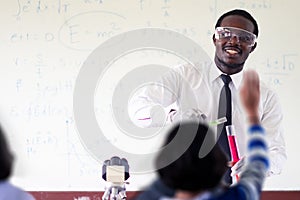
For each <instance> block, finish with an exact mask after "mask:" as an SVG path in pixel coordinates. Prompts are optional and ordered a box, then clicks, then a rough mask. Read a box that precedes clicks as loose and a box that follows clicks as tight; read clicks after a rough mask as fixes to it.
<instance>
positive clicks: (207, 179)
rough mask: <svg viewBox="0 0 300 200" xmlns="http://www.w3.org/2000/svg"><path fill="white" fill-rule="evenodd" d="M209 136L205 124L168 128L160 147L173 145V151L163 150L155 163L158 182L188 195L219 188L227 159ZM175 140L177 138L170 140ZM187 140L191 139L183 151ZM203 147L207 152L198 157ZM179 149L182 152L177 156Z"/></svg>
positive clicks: (209, 133) (190, 123) (210, 135)
mask: <svg viewBox="0 0 300 200" xmlns="http://www.w3.org/2000/svg"><path fill="white" fill-rule="evenodd" d="M213 133H214V132H213V131H212V130H211V129H210V128H209V127H208V126H207V125H206V124H203V123H199V122H188V121H186V122H181V123H180V124H176V125H175V126H174V127H172V128H171V129H170V131H169V132H168V135H167V138H166V141H165V143H164V144H165V146H164V147H166V145H169V144H171V143H173V144H172V145H174V148H172V149H171V150H166V149H167V148H165V149H163V150H162V151H161V152H160V153H159V155H158V157H157V159H156V167H157V169H158V170H157V172H158V174H159V177H160V179H161V180H162V182H163V183H164V184H166V185H167V186H169V187H170V188H173V189H174V190H185V191H190V192H198V191H202V190H207V189H212V188H215V187H216V186H217V185H218V184H220V181H221V179H222V177H223V175H224V173H225V171H226V170H227V169H228V167H227V161H228V159H227V157H226V156H225V154H224V152H223V151H222V150H221V148H220V146H219V145H218V144H216V142H215V138H214V134H213ZM207 136H208V137H207ZM175 137H178V138H177V139H174V138H175ZM188 137H192V138H191V140H192V141H191V143H190V145H189V146H187V147H184V146H185V145H186V144H184V143H185V142H186V141H187V140H189V139H187V138H188ZM203 145H206V147H207V146H210V147H211V148H210V149H208V152H207V154H206V155H202V156H200V149H201V151H202V148H201V147H202V146H203ZM182 148H186V150H185V151H184V153H183V154H182V155H181V156H178V154H180V151H181V150H180V149H182ZM174 156H178V157H179V158H178V159H174V160H175V161H173V162H171V161H170V163H168V162H169V159H170V157H174ZM174 158H175V157H174ZM162 165H165V166H162ZM159 167H161V168H159Z"/></svg>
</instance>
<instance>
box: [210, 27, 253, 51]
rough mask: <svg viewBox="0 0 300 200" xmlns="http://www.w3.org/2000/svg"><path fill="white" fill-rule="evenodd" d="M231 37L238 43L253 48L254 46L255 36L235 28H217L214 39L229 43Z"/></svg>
mask: <svg viewBox="0 0 300 200" xmlns="http://www.w3.org/2000/svg"><path fill="white" fill-rule="evenodd" d="M233 37H235V38H236V39H237V41H238V42H240V43H243V44H246V45H249V46H253V45H254V44H255V40H256V35H255V34H253V33H251V32H249V31H246V30H244V29H240V28H235V27H217V28H216V30H215V38H216V39H217V40H223V41H229V40H231V39H232V38H233Z"/></svg>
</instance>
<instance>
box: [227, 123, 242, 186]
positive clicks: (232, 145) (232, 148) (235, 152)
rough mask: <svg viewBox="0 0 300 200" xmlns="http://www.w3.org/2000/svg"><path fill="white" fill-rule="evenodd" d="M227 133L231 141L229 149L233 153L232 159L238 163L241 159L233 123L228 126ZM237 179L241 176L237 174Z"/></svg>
mask: <svg viewBox="0 0 300 200" xmlns="http://www.w3.org/2000/svg"><path fill="white" fill-rule="evenodd" d="M226 133H227V139H228V143H229V149H230V153H231V161H232V162H233V164H235V163H237V162H238V161H239V160H240V157H239V152H238V148H237V144H236V138H235V136H236V134H235V129H234V126H233V125H229V126H226ZM236 179H237V180H238V179H239V177H238V175H236Z"/></svg>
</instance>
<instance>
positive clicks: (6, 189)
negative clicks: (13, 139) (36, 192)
mask: <svg viewBox="0 0 300 200" xmlns="http://www.w3.org/2000/svg"><path fill="white" fill-rule="evenodd" d="M13 162H14V157H13V154H12V152H11V150H10V148H9V145H8V142H7V141H6V138H5V135H4V131H3V129H2V127H1V126H0V200H34V198H33V196H32V195H31V194H29V193H27V192H25V191H23V190H22V189H21V188H18V187H16V186H14V185H12V184H11V183H10V182H9V178H10V175H11V173H12V169H13Z"/></svg>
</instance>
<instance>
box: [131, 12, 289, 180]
mask: <svg viewBox="0 0 300 200" xmlns="http://www.w3.org/2000/svg"><path fill="white" fill-rule="evenodd" d="M215 28H216V31H215V34H214V35H213V42H214V45H215V47H216V51H215V58H214V63H212V64H211V65H206V66H203V65H200V64H199V65H197V64H195V65H184V66H179V67H177V68H174V69H173V70H171V71H169V72H168V73H167V74H165V75H163V76H162V77H161V79H160V80H159V81H158V84H155V85H151V86H149V87H146V88H143V90H142V91H140V92H139V93H138V94H135V95H134V96H133V98H132V99H131V100H130V102H129V115H130V117H131V120H132V121H133V122H134V123H135V124H136V125H138V126H142V127H151V126H163V125H164V124H165V122H166V121H169V122H173V121H176V120H180V119H181V118H185V117H187V118H189V117H195V116H196V117H202V118H205V120H207V121H208V122H212V121H215V120H217V119H218V118H219V116H218V108H219V106H218V105H219V96H220V92H221V89H222V87H223V85H224V83H223V81H222V79H221V77H220V76H221V74H225V75H229V76H230V78H231V80H232V81H231V82H230V83H229V88H230V90H231V99H232V100H231V101H232V104H231V105H232V124H233V125H234V126H235V129H236V134H237V135H236V139H237V145H238V150H239V155H240V157H243V156H245V154H246V149H247V146H246V144H247V143H246V142H247V139H248V138H247V137H248V136H247V119H246V115H245V113H244V112H243V109H242V105H241V102H240V99H239V96H238V91H239V88H240V84H241V81H242V79H243V68H244V64H245V62H246V60H247V58H248V56H249V54H250V53H252V52H253V51H254V50H255V48H256V41H255V39H256V37H257V36H258V25H257V23H256V21H255V19H254V18H253V17H252V16H251V15H250V14H249V13H248V12H246V11H244V10H232V11H229V12H227V13H225V14H223V15H222V16H221V17H220V18H219V19H218V21H217V23H216V26H215ZM172 105H175V108H173V109H170V108H171V107H172ZM259 118H260V119H259V120H260V121H261V125H262V126H263V127H264V128H265V131H266V140H267V141H268V148H269V154H270V168H269V172H268V174H269V175H270V174H279V173H280V172H281V170H282V168H283V164H284V162H285V160H286V152H285V142H284V137H283V127H282V119H283V115H282V110H281V107H280V103H279V100H278V97H277V95H276V94H275V93H274V92H273V91H272V90H271V89H269V88H268V87H267V86H266V85H264V84H263V83H261V85H260V104H259ZM162 119H163V120H162ZM214 128H215V132H217V131H216V130H217V127H214ZM216 137H217V136H216Z"/></svg>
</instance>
